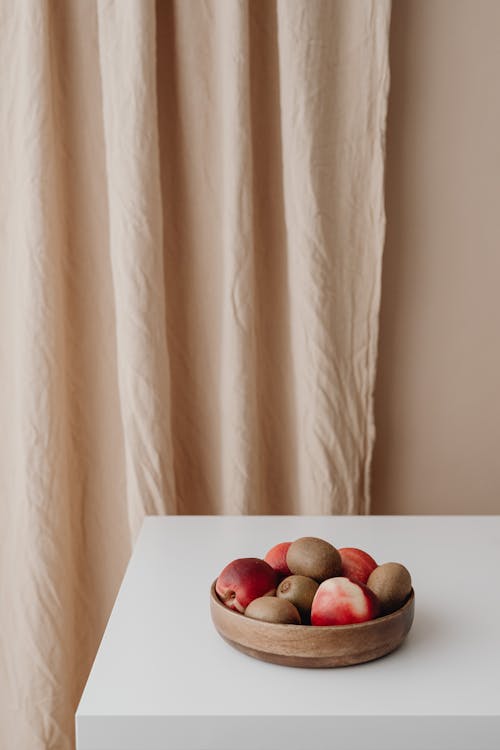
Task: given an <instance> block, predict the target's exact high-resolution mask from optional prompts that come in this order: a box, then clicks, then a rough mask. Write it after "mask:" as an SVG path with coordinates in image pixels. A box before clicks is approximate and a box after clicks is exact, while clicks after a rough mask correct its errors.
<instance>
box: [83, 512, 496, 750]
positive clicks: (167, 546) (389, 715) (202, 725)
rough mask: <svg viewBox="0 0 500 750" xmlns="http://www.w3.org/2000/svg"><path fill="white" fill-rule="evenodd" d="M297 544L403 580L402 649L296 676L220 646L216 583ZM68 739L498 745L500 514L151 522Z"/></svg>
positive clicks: (455, 748)
mask: <svg viewBox="0 0 500 750" xmlns="http://www.w3.org/2000/svg"><path fill="white" fill-rule="evenodd" d="M305 535H307V536H321V537H324V538H326V539H328V540H330V541H331V542H333V544H335V545H336V546H338V547H343V546H357V547H362V548H364V549H366V550H367V551H368V552H370V553H371V554H372V555H373V556H374V557H375V558H376V559H377V560H378V562H379V563H380V562H384V561H389V560H396V561H400V562H402V563H404V564H405V565H406V566H407V567H408V568H409V569H410V571H411V573H412V575H413V581H414V587H415V594H416V598H415V621H414V624H413V628H412V630H411V631H410V634H409V636H408V638H407V640H406V641H405V643H404V644H403V646H402V647H401V648H400V649H399V650H398V651H396V652H394V653H393V654H390V655H389V656H386V657H385V658H383V659H380V660H378V661H374V662H370V663H368V664H362V665H358V666H355V667H346V668H343V669H328V670H313V669H293V668H289V667H281V666H277V665H274V664H267V663H264V662H260V661H257V660H255V659H252V658H250V657H248V656H246V655H244V654H241V653H239V652H238V651H236V650H234V649H232V648H231V647H230V646H229V645H227V644H226V643H225V642H224V641H223V640H222V639H221V638H220V637H219V635H218V634H217V632H216V631H215V629H214V627H213V625H212V622H211V620H210V616H209V588H210V584H211V582H212V581H213V579H214V578H215V577H216V576H217V574H218V573H219V572H220V570H221V569H222V568H223V567H224V565H225V564H226V563H227V562H229V561H230V560H232V559H234V558H236V557H258V556H263V555H264V554H265V553H266V551H267V550H268V548H270V547H271V546H273V544H275V543H277V542H280V541H286V540H292V539H295V538H297V537H299V536H305ZM76 728H77V747H78V750H329V749H330V748H332V750H333V749H335V750H337V749H338V750H344V748H347V749H348V750H358V748H359V749H361V748H363V750H403V748H404V750H445V749H446V750H498V749H499V748H500V517H499V516H494V517H491V516H490V517H485V516H483V517H474V516H473V517H471V516H468V517H465V516H462V517H456V516H455V517H442V516H435V517H429V516H427V517H426V516H405V517H401V516H358V517H346V516H343V517H325V516H315V517H298V516H295V517H289V516H286V517H285V516H281V517H279V516H268V517H235V516H231V517H228V516H225V517H204V516H195V517H160V518H158V517H156V518H147V519H146V521H145V523H144V526H143V529H142V532H141V534H140V537H139V539H138V542H137V545H136V548H135V551H134V554H133V556H132V559H131V561H130V564H129V566H128V569H127V573H126V575H125V578H124V581H123V584H122V587H121V589H120V592H119V594H118V598H117V600H116V604H115V606H114V609H113V612H112V614H111V617H110V620H109V623H108V626H107V628H106V632H105V634H104V638H103V640H102V643H101V645H100V648H99V651H98V654H97V656H96V659H95V662H94V665H93V668H92V671H91V674H90V676H89V679H88V682H87V685H86V687H85V691H84V693H83V696H82V699H81V702H80V705H79V707H78V711H77V715H76Z"/></svg>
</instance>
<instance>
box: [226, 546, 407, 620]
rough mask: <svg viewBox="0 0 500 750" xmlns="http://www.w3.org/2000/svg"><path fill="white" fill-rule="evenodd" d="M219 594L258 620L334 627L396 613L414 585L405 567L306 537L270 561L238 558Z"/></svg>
mask: <svg viewBox="0 0 500 750" xmlns="http://www.w3.org/2000/svg"><path fill="white" fill-rule="evenodd" d="M283 576H285V578H283ZM215 590H216V593H217V596H218V598H219V600H220V601H221V602H222V604H224V605H225V606H226V607H228V608H229V609H232V610H234V611H236V612H238V613H240V614H242V615H244V616H246V617H250V618H252V619H256V620H259V619H262V620H264V621H265V622H270V623H281V624H303V625H311V626H313V627H324V626H330V627H331V626H336V625H354V624H357V623H362V622H367V621H369V620H374V619H376V618H378V617H380V616H382V615H387V614H390V613H392V612H394V611H396V610H397V609H399V608H400V607H401V606H402V605H403V604H404V603H405V601H407V599H408V597H409V596H410V593H411V591H412V583H411V576H410V573H409V571H408V570H407V568H405V567H404V565H401V564H400V563H394V562H389V563H383V564H382V565H378V564H377V562H376V561H375V559H374V558H373V557H372V556H371V555H369V554H368V553H367V552H365V551H364V550H362V549H359V548H358V547H340V548H339V549H337V548H336V547H334V546H333V545H332V544H330V542H327V541H326V540H324V539H319V538H317V537H300V538H299V539H296V540H295V541H293V542H279V543H278V544H276V545H274V547H271V549H270V550H269V551H268V552H267V553H266V555H265V559H261V558H257V557H244V558H238V559H236V560H233V561H232V562H230V563H229V564H228V565H226V567H225V568H224V569H223V570H222V572H221V573H220V575H219V576H218V578H217V580H216V584H215ZM266 599H270V600H272V601H266ZM254 602H255V604H254ZM289 605H290V606H289Z"/></svg>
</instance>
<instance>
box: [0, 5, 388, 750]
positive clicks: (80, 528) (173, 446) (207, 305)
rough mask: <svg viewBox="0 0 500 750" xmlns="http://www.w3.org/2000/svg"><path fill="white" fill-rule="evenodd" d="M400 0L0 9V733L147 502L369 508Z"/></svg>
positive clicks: (110, 580) (15, 742)
mask: <svg viewBox="0 0 500 750" xmlns="http://www.w3.org/2000/svg"><path fill="white" fill-rule="evenodd" d="M389 19H390V2H389V0H378V1H377V2H375V0H373V1H370V0H352V1H350V0H276V1H275V0H269V2H260V1H259V0H235V1H234V2H225V0H206V1H203V2H200V0H157V1H156V2H154V0H89V1H88V2H86V3H81V2H80V0H66V2H64V3H54V2H51V1H50V0H23V2H17V0H0V75H1V91H2V95H1V96H0V159H1V162H2V165H3V166H4V175H5V178H4V180H2V181H0V247H1V252H0V314H1V318H0V373H1V383H2V388H1V389H0V421H1V424H2V427H3V429H2V432H1V434H0V497H1V501H0V565H1V567H0V747H13V748H14V747H15V748H16V749H17V748H19V749H20V750H24V748H26V750H28V749H29V750H32V749H34V750H37V749H38V748H40V749H43V750H45V749H46V748H57V749H58V750H59V748H62V749H63V750H66V748H72V747H74V732H73V724H74V719H73V715H74V711H75V708H76V704H77V701H78V698H79V695H80V693H81V690H82V688H83V685H84V682H85V679H86V677H87V675H88V671H89V669H90V665H91V663H92V659H93V657H94V655H95V651H96V648H97V644H98V642H99V639H100V637H101V635H102V632H103V628H104V625H105V622H106V619H107V617H108V615H109V611H110V607H111V604H112V602H113V600H114V597H115V595H116V591H117V587H118V585H119V582H120V580H121V577H122V575H123V571H124V567H125V564H126V561H127V559H128V556H129V554H130V550H131V546H132V544H133V541H134V539H135V536H136V533H137V530H138V528H139V526H140V523H141V521H142V519H143V517H144V515H145V514H147V513H153V514H155V513H200V514H205V513H366V512H369V471H370V461H371V451H372V445H373V439H374V425H373V414H372V392H373V386H374V379H375V365H376V346H377V334H378V307H379V298H380V267H381V260H382V248H383V239H384V228H385V226H384V225H385V219H384V208H383V205H384V204H383V169H384V138H385V117H386V106H387V93H388V81H389V70H388V27H389Z"/></svg>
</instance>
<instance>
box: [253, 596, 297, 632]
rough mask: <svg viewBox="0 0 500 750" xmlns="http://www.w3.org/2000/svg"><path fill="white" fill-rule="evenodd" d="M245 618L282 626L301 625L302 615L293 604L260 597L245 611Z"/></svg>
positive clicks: (282, 600) (269, 597)
mask: <svg viewBox="0 0 500 750" xmlns="http://www.w3.org/2000/svg"><path fill="white" fill-rule="evenodd" d="M245 617H250V618H252V619H253V620H262V621H263V622H272V623H277V624H278V623H279V624H282V625H300V624H301V618H300V613H299V611H298V609H297V607H295V606H294V605H293V604H292V602H289V601H287V600H286V599H278V598H277V597H275V596H260V597H259V598H258V599H254V600H253V601H252V602H250V604H249V605H248V607H247V608H246V610H245Z"/></svg>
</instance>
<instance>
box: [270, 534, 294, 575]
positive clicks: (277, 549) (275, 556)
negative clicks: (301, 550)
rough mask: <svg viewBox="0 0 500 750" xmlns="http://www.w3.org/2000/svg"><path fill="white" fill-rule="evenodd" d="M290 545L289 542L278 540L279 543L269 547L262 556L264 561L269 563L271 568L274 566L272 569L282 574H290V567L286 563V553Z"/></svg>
mask: <svg viewBox="0 0 500 750" xmlns="http://www.w3.org/2000/svg"><path fill="white" fill-rule="evenodd" d="M290 545H291V542H280V543H279V544H275V545H274V547H271V549H270V550H269V552H268V553H267V555H266V556H265V558H264V560H265V561H266V563H269V565H270V566H271V568H274V570H275V571H276V572H277V573H279V574H280V575H282V576H289V575H291V573H290V569H289V567H288V565H287V564H286V553H287V552H288V548H289V546H290Z"/></svg>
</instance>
